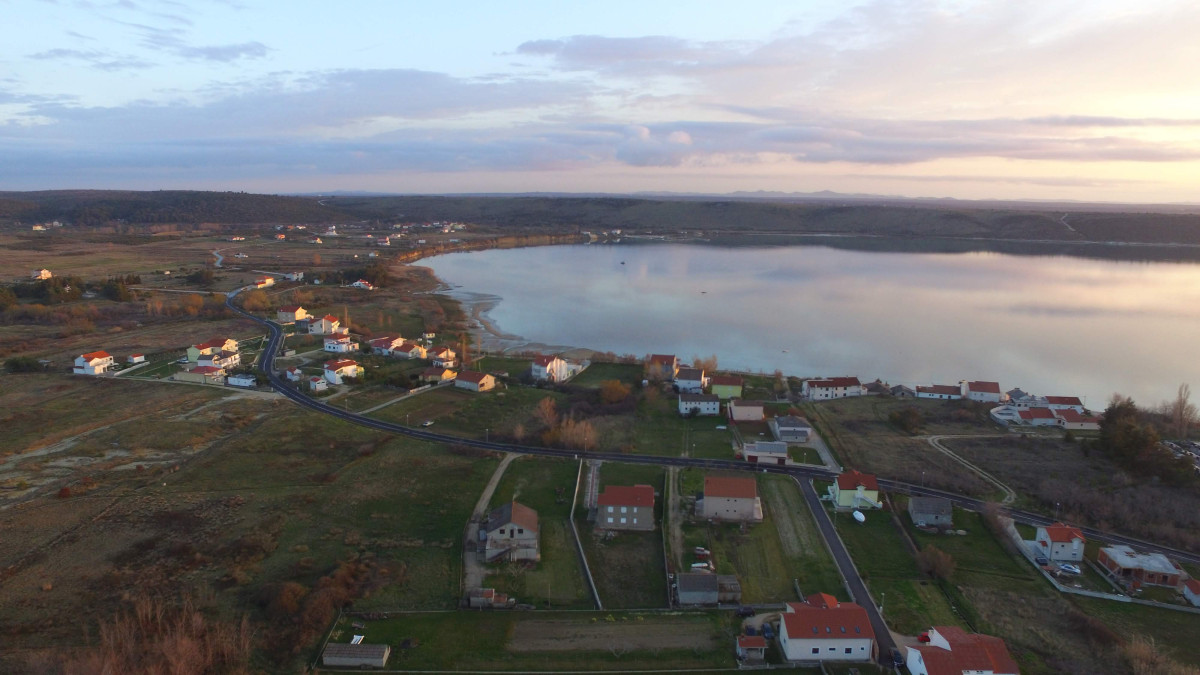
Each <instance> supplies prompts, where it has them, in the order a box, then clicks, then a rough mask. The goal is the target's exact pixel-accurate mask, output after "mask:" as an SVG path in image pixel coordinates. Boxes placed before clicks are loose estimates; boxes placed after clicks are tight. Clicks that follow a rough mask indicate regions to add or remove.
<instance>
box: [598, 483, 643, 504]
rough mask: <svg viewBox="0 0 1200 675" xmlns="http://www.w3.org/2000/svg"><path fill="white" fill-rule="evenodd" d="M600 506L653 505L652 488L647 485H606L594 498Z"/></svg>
mask: <svg viewBox="0 0 1200 675" xmlns="http://www.w3.org/2000/svg"><path fill="white" fill-rule="evenodd" d="M596 503H597V504H599V505H600V506H646V507H650V508H653V507H654V488H652V487H650V486H649V485H633V486H630V485H606V486H604V492H602V493H600V497H599V498H598V499H597V500H596Z"/></svg>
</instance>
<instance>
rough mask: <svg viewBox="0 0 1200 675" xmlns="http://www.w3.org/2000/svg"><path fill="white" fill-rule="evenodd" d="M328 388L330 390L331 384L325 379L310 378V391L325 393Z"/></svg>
mask: <svg viewBox="0 0 1200 675" xmlns="http://www.w3.org/2000/svg"><path fill="white" fill-rule="evenodd" d="M328 388H329V382H328V381H327V380H326V379H325V378H323V377H317V376H315V375H314V376H313V377H310V378H308V389H309V391H313V392H317V391H325V390H326V389H328Z"/></svg>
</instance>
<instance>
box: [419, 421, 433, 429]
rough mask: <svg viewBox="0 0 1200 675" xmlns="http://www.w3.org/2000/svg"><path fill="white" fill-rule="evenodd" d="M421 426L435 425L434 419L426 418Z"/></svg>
mask: <svg viewBox="0 0 1200 675" xmlns="http://www.w3.org/2000/svg"><path fill="white" fill-rule="evenodd" d="M421 426H423V427H431V426H433V420H425V421H424V422H421Z"/></svg>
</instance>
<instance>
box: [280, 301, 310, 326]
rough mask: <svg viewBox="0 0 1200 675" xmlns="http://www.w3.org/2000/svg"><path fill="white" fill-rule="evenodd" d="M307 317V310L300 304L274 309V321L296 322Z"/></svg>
mask: <svg viewBox="0 0 1200 675" xmlns="http://www.w3.org/2000/svg"><path fill="white" fill-rule="evenodd" d="M307 318H308V311H307V310H305V309H304V308H303V307H301V306H300V305H288V306H287V307H280V308H279V309H277V310H275V321H276V322H278V323H296V322H297V321H299V320H300V319H307Z"/></svg>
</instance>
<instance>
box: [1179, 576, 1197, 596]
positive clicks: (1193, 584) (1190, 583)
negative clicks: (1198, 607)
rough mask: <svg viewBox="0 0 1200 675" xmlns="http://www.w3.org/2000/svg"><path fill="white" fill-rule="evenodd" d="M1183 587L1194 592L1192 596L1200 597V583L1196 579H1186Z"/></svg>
mask: <svg viewBox="0 0 1200 675" xmlns="http://www.w3.org/2000/svg"><path fill="white" fill-rule="evenodd" d="M1183 587H1184V588H1186V589H1188V590H1189V591H1191V592H1192V595H1200V581H1197V580H1195V579H1186V580H1184V582H1183Z"/></svg>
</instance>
